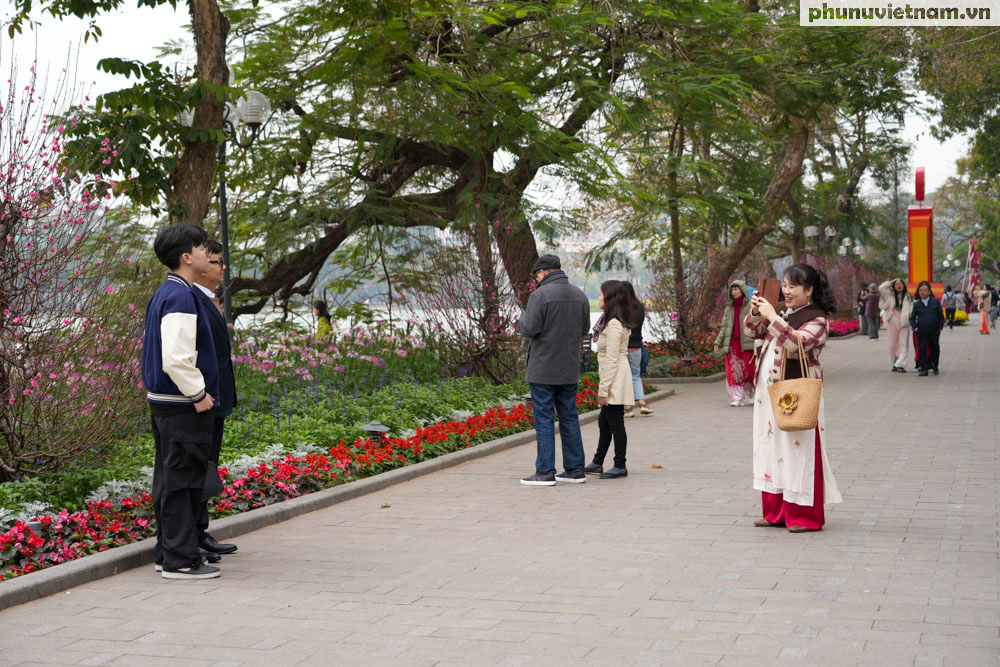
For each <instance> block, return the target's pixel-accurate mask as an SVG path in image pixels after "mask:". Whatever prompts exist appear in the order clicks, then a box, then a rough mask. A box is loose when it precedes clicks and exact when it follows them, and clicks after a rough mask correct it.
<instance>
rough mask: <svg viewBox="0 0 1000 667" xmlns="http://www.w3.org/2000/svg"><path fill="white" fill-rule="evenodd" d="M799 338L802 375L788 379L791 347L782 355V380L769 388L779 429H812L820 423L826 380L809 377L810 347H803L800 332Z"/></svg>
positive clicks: (772, 408) (797, 336)
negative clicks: (821, 399)
mask: <svg viewBox="0 0 1000 667" xmlns="http://www.w3.org/2000/svg"><path fill="white" fill-rule="evenodd" d="M795 340H796V341H797V342H798V344H799V365H800V367H801V369H802V377H801V378H796V379H794V380H786V379H785V365H786V364H787V363H788V350H784V352H783V354H782V357H781V380H779V381H778V382H775V383H774V384H772V385H771V386H770V387H768V388H767V393H768V396H769V397H770V399H771V410H772V411H773V412H774V420H775V421H776V422H777V424H778V429H779V430H782V431H809V430H811V429H814V428H816V424H817V423H819V399H820V395H821V394H822V393H823V381H822V380H813V379H811V378H810V377H809V364H808V362H806V351H805V350H804V349H803V347H802V338H801V337H799V334H798V332H796V333H795Z"/></svg>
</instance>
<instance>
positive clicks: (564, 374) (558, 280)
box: [518, 255, 590, 486]
mask: <svg viewBox="0 0 1000 667" xmlns="http://www.w3.org/2000/svg"><path fill="white" fill-rule="evenodd" d="M531 275H532V277H533V278H534V279H535V280H536V281H537V282H538V288H537V289H536V290H535V291H534V292H532V293H531V296H530V297H528V306H527V308H526V309H525V311H524V314H523V315H521V321H520V323H519V324H518V329H519V330H520V333H521V335H522V336H524V337H525V338H527V339H528V340H529V344H528V372H527V379H528V383H529V384H530V386H531V408H532V413H533V419H534V422H535V433H536V439H537V442H538V457H537V458H536V460H535V474H534V475H531V476H530V477H525V478H524V479H522V480H521V483H522V484H525V485H528V486H554V485H555V483H556V481H560V482H571V483H574V484H580V483H583V482H586V481H587V476H586V474H585V473H584V471H583V466H584V463H585V460H584V453H583V438H582V437H581V435H580V420H579V417H578V415H577V412H576V391H577V384H578V382H579V379H580V342H581V341H582V340H583V337H584V336H585V335H586V334H587V331H588V330H589V329H590V301H589V300H588V299H587V297H586V295H584V293H583V292H582V291H581V290H580V289H579V288H577V287H574V286H573V285H571V284H570V283H569V279H568V278H567V277H566V274H565V273H563V272H562V265H561V264H560V262H559V258H558V257H556V256H555V255H542V256H541V257H539V258H538V261H537V262H535V266H534V268H532V270H531ZM554 412H558V413H559V438H560V440H561V441H562V453H563V467H564V468H565V470H564V471H563V472H562V473H560V474H558V475H557V474H556V434H555V419H554V416H555V415H554Z"/></svg>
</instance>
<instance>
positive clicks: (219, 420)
mask: <svg viewBox="0 0 1000 667" xmlns="http://www.w3.org/2000/svg"><path fill="white" fill-rule="evenodd" d="M225 425H226V418H225V417H216V418H215V432H214V433H212V451H211V452H210V455H209V460H210V461H212V462H213V463H214V464H215V466H216V467H218V465H219V454H220V453H221V452H222V429H223V427H225ZM196 527H197V529H198V541H199V542H201V541H202V540H204V539H205V538H206V537H209V534H208V499H205V500H204V501H203V502H202V503H201V508H200V509H199V511H198V519H197V521H196Z"/></svg>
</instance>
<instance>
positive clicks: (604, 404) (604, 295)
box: [584, 280, 635, 479]
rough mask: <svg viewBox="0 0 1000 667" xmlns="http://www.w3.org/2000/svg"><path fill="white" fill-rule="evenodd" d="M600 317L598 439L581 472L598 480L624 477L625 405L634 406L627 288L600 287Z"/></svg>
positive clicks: (612, 282)
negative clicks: (609, 459)
mask: <svg viewBox="0 0 1000 667" xmlns="http://www.w3.org/2000/svg"><path fill="white" fill-rule="evenodd" d="M598 303H599V305H600V306H601V310H603V311H604V315H602V316H601V319H600V320H598V321H597V324H596V325H594V340H596V341H597V368H598V372H599V374H600V376H601V382H600V387H599V388H598V390H597V404H598V405H600V406H601V414H600V416H598V418H597V425H598V426H599V427H600V436H599V437H598V440H597V451H596V452H595V453H594V460H593V462H592V463H590V464H588V465H587V466H586V467H585V468H584V470H585V471H586V472H588V473H590V474H592V475H600V476H601V479H614V478H617V477H625V476H627V475H628V470H627V469H626V468H625V447H626V445H627V443H628V436H627V435H626V433H625V406H626V405H629V406H631V405H634V404H635V395H634V393H633V391H632V371H631V370H630V369H629V365H628V337H629V333H630V329H631V327H632V299H631V297H630V296H629V291H628V287H627V286H626V285H625V283H623V282H622V281H620V280H608V281H606V282H605V283H604V284H603V285H601V298H600V301H599V302H598ZM612 439H614V441H615V459H614V463H615V465H614V467H613V468H610V469H608V470H607V471H605V470H604V457H605V456H606V455H607V453H608V446H609V445H610V444H611V440H612Z"/></svg>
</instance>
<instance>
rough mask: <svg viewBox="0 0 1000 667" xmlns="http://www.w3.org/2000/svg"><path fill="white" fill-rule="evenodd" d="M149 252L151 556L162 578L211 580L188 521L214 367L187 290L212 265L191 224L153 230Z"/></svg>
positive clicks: (201, 462) (203, 455)
mask: <svg viewBox="0 0 1000 667" xmlns="http://www.w3.org/2000/svg"><path fill="white" fill-rule="evenodd" d="M153 250H154V251H155V252H156V256H157V258H159V260H160V261H161V262H162V263H163V264H164V265H165V266H166V267H167V268H168V269H170V272H169V273H168V274H167V279H166V281H165V282H164V283H163V285H161V286H160V288H159V289H158V290H156V293H155V294H154V295H153V297H152V298H151V299H150V300H149V303H148V304H146V327H145V334H144V337H143V342H142V382H143V384H144V385H145V387H146V398H147V400H148V401H149V412H150V416H151V417H152V425H153V441H154V443H155V445H156V458H155V462H154V467H153V489H152V495H153V510H154V512H155V513H156V522H157V532H156V548H155V550H154V553H155V556H154V558H155V560H156V569H157V570H159V571H162V573H163V577H164V578H165V579H210V578H213V577H218V576H219V568H217V567H212V566H210V565H206V564H205V563H204V562H203V561H202V556H201V552H200V551H199V549H198V537H197V531H196V529H195V520H196V515H197V513H198V510H199V508H200V505H201V498H202V489H203V488H204V486H205V481H206V475H207V472H208V471H207V464H208V458H209V454H210V452H211V446H212V432H213V430H214V428H215V417H214V415H213V414H212V410H213V409H214V408H215V405H216V402H215V396H218V394H219V389H218V387H219V366H218V363H217V362H216V360H215V349H214V343H213V341H212V331H211V329H210V327H209V323H208V316H209V313H208V312H207V311H206V310H205V308H204V307H203V306H200V305H199V302H198V301H197V300H196V298H195V296H194V293H193V292H192V291H191V285H192V283H194V281H195V280H196V279H197V278H198V277H199V276H200V275H202V274H203V273H206V272H207V271H208V270H209V268H210V267H211V266H212V265H211V264H209V257H208V253H207V252H206V251H205V231H204V230H203V229H202V228H201V227H196V226H194V225H188V224H179V225H175V226H173V227H168V228H166V229H164V230H162V231H160V233H159V234H157V235H156V241H155V242H154V243H153Z"/></svg>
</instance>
